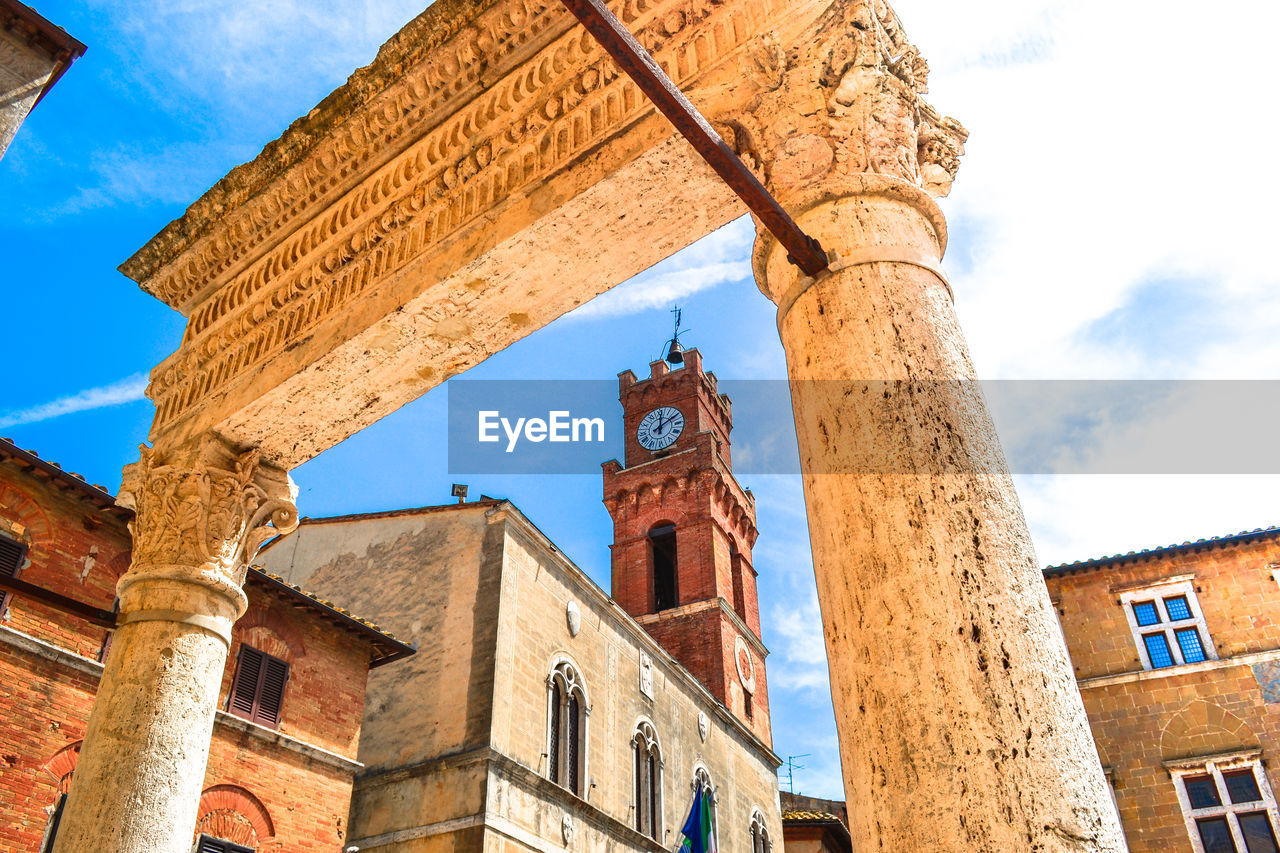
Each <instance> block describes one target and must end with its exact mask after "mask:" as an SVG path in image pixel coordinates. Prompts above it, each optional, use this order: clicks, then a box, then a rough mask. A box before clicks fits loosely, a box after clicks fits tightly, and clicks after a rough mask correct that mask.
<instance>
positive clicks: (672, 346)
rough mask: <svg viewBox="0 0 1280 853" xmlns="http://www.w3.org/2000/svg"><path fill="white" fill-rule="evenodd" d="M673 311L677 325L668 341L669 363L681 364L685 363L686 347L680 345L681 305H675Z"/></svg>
mask: <svg viewBox="0 0 1280 853" xmlns="http://www.w3.org/2000/svg"><path fill="white" fill-rule="evenodd" d="M671 313H672V314H674V315H675V318H676V325H675V329H674V330H673V331H672V333H671V340H669V341H667V344H668V346H667V364H672V365H681V364H684V347H682V346H680V306H679V305H676V306H675V307H673V308H672V309H671Z"/></svg>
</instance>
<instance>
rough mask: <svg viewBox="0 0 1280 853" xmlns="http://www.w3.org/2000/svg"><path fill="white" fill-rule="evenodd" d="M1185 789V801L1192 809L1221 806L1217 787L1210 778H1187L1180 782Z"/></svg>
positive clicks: (1206, 776)
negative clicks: (1189, 803) (1187, 801)
mask: <svg viewBox="0 0 1280 853" xmlns="http://www.w3.org/2000/svg"><path fill="white" fill-rule="evenodd" d="M1182 783H1183V784H1184V785H1185V786H1186V788H1187V799H1188V800H1190V802H1191V808H1193V809H1211V808H1214V807H1215V806H1220V805H1222V797H1220V796H1219V795H1218V785H1217V783H1215V782H1214V781H1213V777H1212V776H1208V775H1205V776H1188V777H1186V778H1185V779H1183V780H1182Z"/></svg>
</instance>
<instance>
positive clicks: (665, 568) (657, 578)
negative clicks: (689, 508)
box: [649, 524, 680, 611]
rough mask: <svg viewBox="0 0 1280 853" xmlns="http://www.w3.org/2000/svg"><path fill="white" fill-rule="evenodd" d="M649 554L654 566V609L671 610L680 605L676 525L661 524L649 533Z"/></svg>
mask: <svg viewBox="0 0 1280 853" xmlns="http://www.w3.org/2000/svg"><path fill="white" fill-rule="evenodd" d="M649 553H650V555H651V562H652V564H653V609H654V610H655V611H658V610H670V609H671V608H673V607H675V606H676V605H677V604H679V603H680V584H679V580H678V575H677V569H678V565H679V564H678V562H677V560H676V526H675V525H674V524H659V525H657V526H655V527H653V528H652V529H651V530H650V531H649Z"/></svg>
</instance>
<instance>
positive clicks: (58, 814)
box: [40, 794, 67, 853]
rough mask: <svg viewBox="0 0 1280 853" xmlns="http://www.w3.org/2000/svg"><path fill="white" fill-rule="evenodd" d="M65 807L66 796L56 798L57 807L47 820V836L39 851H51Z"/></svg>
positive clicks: (46, 852)
mask: <svg viewBox="0 0 1280 853" xmlns="http://www.w3.org/2000/svg"><path fill="white" fill-rule="evenodd" d="M66 806H67V795H66V794H62V795H60V796H59V797H58V805H57V807H56V808H55V809H54V810H53V817H52V818H50V820H49V834H48V835H47V836H45V840H44V847H41V848H40V849H41V850H43V851H45V853H48V851H50V850H52V849H53V842H54V841H55V840H57V838H58V826H59V824H61V823H62V810H63V809H64V808H66Z"/></svg>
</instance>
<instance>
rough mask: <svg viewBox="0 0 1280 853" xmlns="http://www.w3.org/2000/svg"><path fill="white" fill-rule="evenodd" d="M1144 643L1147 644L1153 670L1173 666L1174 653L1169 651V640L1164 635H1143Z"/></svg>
mask: <svg viewBox="0 0 1280 853" xmlns="http://www.w3.org/2000/svg"><path fill="white" fill-rule="evenodd" d="M1142 642H1143V643H1145V644H1146V647H1147V657H1149V658H1151V668H1152V669H1160V668H1161V667H1164V666H1173V653H1172V652H1170V651H1169V640H1168V638H1166V637H1165V635H1164V634H1143V635H1142Z"/></svg>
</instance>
